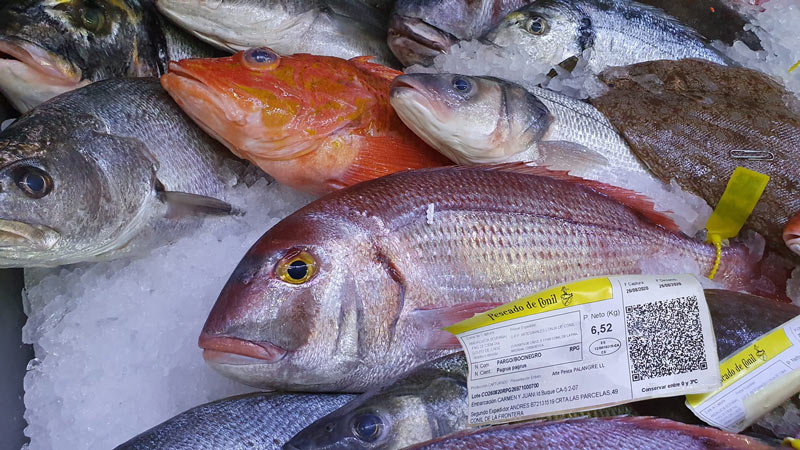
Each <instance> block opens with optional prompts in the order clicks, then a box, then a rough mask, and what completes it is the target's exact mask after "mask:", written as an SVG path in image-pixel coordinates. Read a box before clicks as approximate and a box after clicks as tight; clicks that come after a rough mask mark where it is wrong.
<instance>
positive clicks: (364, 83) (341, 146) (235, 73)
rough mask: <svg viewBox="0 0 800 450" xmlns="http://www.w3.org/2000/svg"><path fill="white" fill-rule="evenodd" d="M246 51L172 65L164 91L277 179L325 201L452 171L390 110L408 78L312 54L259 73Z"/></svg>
mask: <svg viewBox="0 0 800 450" xmlns="http://www.w3.org/2000/svg"><path fill="white" fill-rule="evenodd" d="M266 50H268V49H266ZM245 53H246V52H240V53H237V54H236V55H233V56H230V57H225V58H208V59H189V60H182V61H179V62H172V63H170V72H169V73H167V74H165V75H164V76H162V78H161V84H162V86H163V87H164V89H166V90H167V92H169V94H170V95H171V96H172V97H173V99H175V101H176V102H177V103H178V105H180V106H181V108H182V109H183V110H184V111H185V112H186V113H187V114H188V115H189V116H190V117H192V119H194V120H195V121H196V122H197V123H198V124H199V125H200V126H201V127H203V129H204V130H206V131H207V132H208V133H210V134H211V135H212V136H214V137H215V138H217V139H218V140H219V141H221V142H222V143H223V144H225V145H226V146H227V147H228V148H229V149H230V150H231V151H232V152H233V153H234V154H236V155H237V156H239V157H241V158H245V159H248V160H250V161H252V162H254V163H255V164H256V165H258V166H259V167H260V168H261V169H263V170H264V171H265V172H267V173H268V174H270V175H272V176H273V177H274V178H275V179H276V180H277V181H278V182H280V183H283V184H287V185H289V186H292V187H295V188H297V189H300V190H303V191H306V192H311V193H316V194H324V193H327V192H331V191H333V190H336V189H339V188H342V187H346V186H350V185H353V184H356V183H358V182H361V181H364V180H366V179H372V178H375V177H379V176H383V175H388V174H390V173H394V172H398V171H401V170H408V169H420V168H427V167H437V166H444V165H450V164H452V163H451V162H450V161H449V160H448V159H447V158H445V157H444V156H442V155H441V154H440V153H439V152H437V151H436V150H434V149H433V148H431V147H430V146H428V145H427V144H425V143H424V142H423V141H422V140H421V139H420V138H418V137H417V136H416V135H415V134H414V133H413V132H412V131H411V130H409V129H408V128H407V127H406V126H405V124H403V122H402V121H401V120H400V118H399V117H398V116H397V114H396V113H395V112H394V109H392V106H391V104H390V103H389V88H390V85H391V82H392V80H393V79H394V78H395V77H396V76H398V75H400V74H401V72H398V71H396V70H393V69H390V68H388V67H385V66H381V65H379V64H374V63H371V62H369V61H368V59H369V57H361V58H353V59H350V60H345V59H341V58H335V57H329V56H316V55H308V54H296V55H289V56H277V55H275V56H276V57H277V62H276V63H274V64H271V65H268V66H267V67H263V68H261V67H258V68H253V66H252V63H248V60H247V59H246V55H245Z"/></svg>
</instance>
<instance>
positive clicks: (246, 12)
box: [158, 0, 397, 65]
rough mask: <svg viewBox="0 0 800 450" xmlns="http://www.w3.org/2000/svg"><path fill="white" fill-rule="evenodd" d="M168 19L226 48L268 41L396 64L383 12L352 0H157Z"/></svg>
mask: <svg viewBox="0 0 800 450" xmlns="http://www.w3.org/2000/svg"><path fill="white" fill-rule="evenodd" d="M158 9H159V10H160V11H161V12H162V13H163V14H164V15H165V16H166V17H169V18H170V19H171V20H172V21H173V22H175V23H176V24H178V25H179V26H181V27H183V28H185V29H186V30H188V31H189V32H191V33H192V34H194V35H195V36H197V37H198V38H200V39H202V40H203V41H205V42H208V43H209V44H211V45H214V46H215V47H218V48H221V49H225V50H228V51H231V52H237V51H242V50H247V49H249V48H253V47H270V48H271V49H273V50H275V51H276V52H277V53H278V54H280V55H292V54H295V53H310V54H314V55H325V56H337V57H340V58H354V57H357V56H374V57H375V61H376V62H379V63H382V64H387V65H397V61H396V59H395V58H394V56H393V55H392V52H391V51H390V50H389V47H388V46H387V44H386V22H387V20H388V19H387V16H386V13H385V12H383V11H380V10H379V9H376V8H373V7H371V6H369V5H367V4H364V3H361V2H359V1H357V0H293V1H287V0H236V1H232V0H214V1H203V0H158Z"/></svg>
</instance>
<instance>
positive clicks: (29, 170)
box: [14, 166, 53, 198]
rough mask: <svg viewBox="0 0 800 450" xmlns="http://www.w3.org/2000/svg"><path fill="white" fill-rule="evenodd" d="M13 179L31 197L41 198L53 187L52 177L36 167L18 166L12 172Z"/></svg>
mask: <svg viewBox="0 0 800 450" xmlns="http://www.w3.org/2000/svg"><path fill="white" fill-rule="evenodd" d="M14 181H15V182H16V183H17V186H18V187H19V188H20V189H21V190H22V192H24V193H25V195H27V196H28V197H31V198H42V197H44V196H45V195H47V194H49V193H50V191H51V190H52V189H53V179H52V178H51V177H50V175H48V174H47V172H45V171H44V170H41V169H39V168H37V167H32V166H25V167H20V168H19V169H17V170H16V171H15V173H14Z"/></svg>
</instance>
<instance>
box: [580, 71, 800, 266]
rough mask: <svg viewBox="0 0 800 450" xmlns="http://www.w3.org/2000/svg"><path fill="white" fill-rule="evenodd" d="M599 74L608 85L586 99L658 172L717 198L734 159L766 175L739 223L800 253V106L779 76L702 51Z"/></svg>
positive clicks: (774, 246) (790, 253) (702, 194)
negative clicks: (700, 55)
mask: <svg viewBox="0 0 800 450" xmlns="http://www.w3.org/2000/svg"><path fill="white" fill-rule="evenodd" d="M600 79H601V81H602V82H604V83H605V84H606V85H607V86H608V87H609V89H608V90H607V91H606V92H605V93H603V94H602V95H600V96H598V97H596V98H593V99H591V103H592V105H594V106H595V107H596V108H597V109H598V110H600V112H601V113H603V114H604V115H605V116H606V117H608V119H609V120H610V121H611V123H612V124H613V125H614V127H615V128H616V129H617V130H619V132H620V133H621V134H622V136H623V137H624V138H625V140H626V141H627V142H628V144H629V146H630V148H631V150H632V151H633V153H634V154H636V156H637V157H638V158H639V159H640V160H642V161H643V162H644V163H645V164H646V165H647V166H648V167H649V168H650V170H651V171H652V173H653V174H654V175H655V176H657V177H659V178H660V179H662V180H666V181H667V182H668V181H669V180H670V179H674V180H675V181H676V182H677V183H678V184H679V185H680V186H681V188H683V189H684V190H687V191H689V192H693V193H695V194H696V195H698V196H700V197H702V198H703V199H705V200H706V201H707V202H708V203H709V204H710V205H712V206H713V205H716V204H717V203H718V202H719V199H720V197H722V193H723V192H724V191H725V188H726V186H727V183H728V180H729V179H730V176H731V174H732V173H733V171H734V170H735V169H736V168H737V167H740V166H741V167H745V168H748V169H750V170H754V171H756V172H760V173H763V174H766V175H769V176H770V180H769V183H768V184H767V187H766V189H765V191H764V194H763V195H762V196H761V199H760V200H759V202H758V204H757V205H756V207H755V209H754V210H753V213H752V214H751V215H750V218H749V219H748V220H747V222H746V223H745V228H750V229H752V230H754V231H756V232H758V233H759V234H761V235H762V236H764V238H765V239H766V242H767V245H768V246H769V247H770V248H772V249H773V250H776V251H779V252H782V254H783V255H784V256H788V257H792V256H794V255H796V254H798V253H800V195H798V190H797V186H799V185H800V153H798V151H800V150H798V149H800V109H798V108H796V107H793V106H792V105H791V102H796V101H797V100H796V99H795V97H794V96H793V95H792V94H791V93H790V92H788V91H786V89H784V87H783V86H782V85H780V84H779V83H777V82H775V81H773V80H772V79H771V78H769V77H768V76H767V75H764V74H762V73H761V72H757V71H754V70H749V69H745V68H741V67H726V66H721V65H717V64H713V63H708V62H706V61H700V60H684V61H677V62H676V61H657V62H647V63H641V64H636V65H632V66H628V67H623V68H614V69H609V70H607V71H606V72H604V73H602V74H601V75H600ZM631 105H635V107H631ZM709 136H711V137H713V138H709Z"/></svg>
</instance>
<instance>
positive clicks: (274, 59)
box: [243, 47, 281, 70]
mask: <svg viewBox="0 0 800 450" xmlns="http://www.w3.org/2000/svg"><path fill="white" fill-rule="evenodd" d="M243 59H244V63H245V65H246V66H247V68H248V69H251V70H272V69H274V68H276V67H278V64H280V62H281V57H280V56H279V55H278V54H277V53H275V52H274V51H272V49H269V48H267V47H260V48H251V49H250V50H247V51H245V52H244V58H243Z"/></svg>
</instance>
